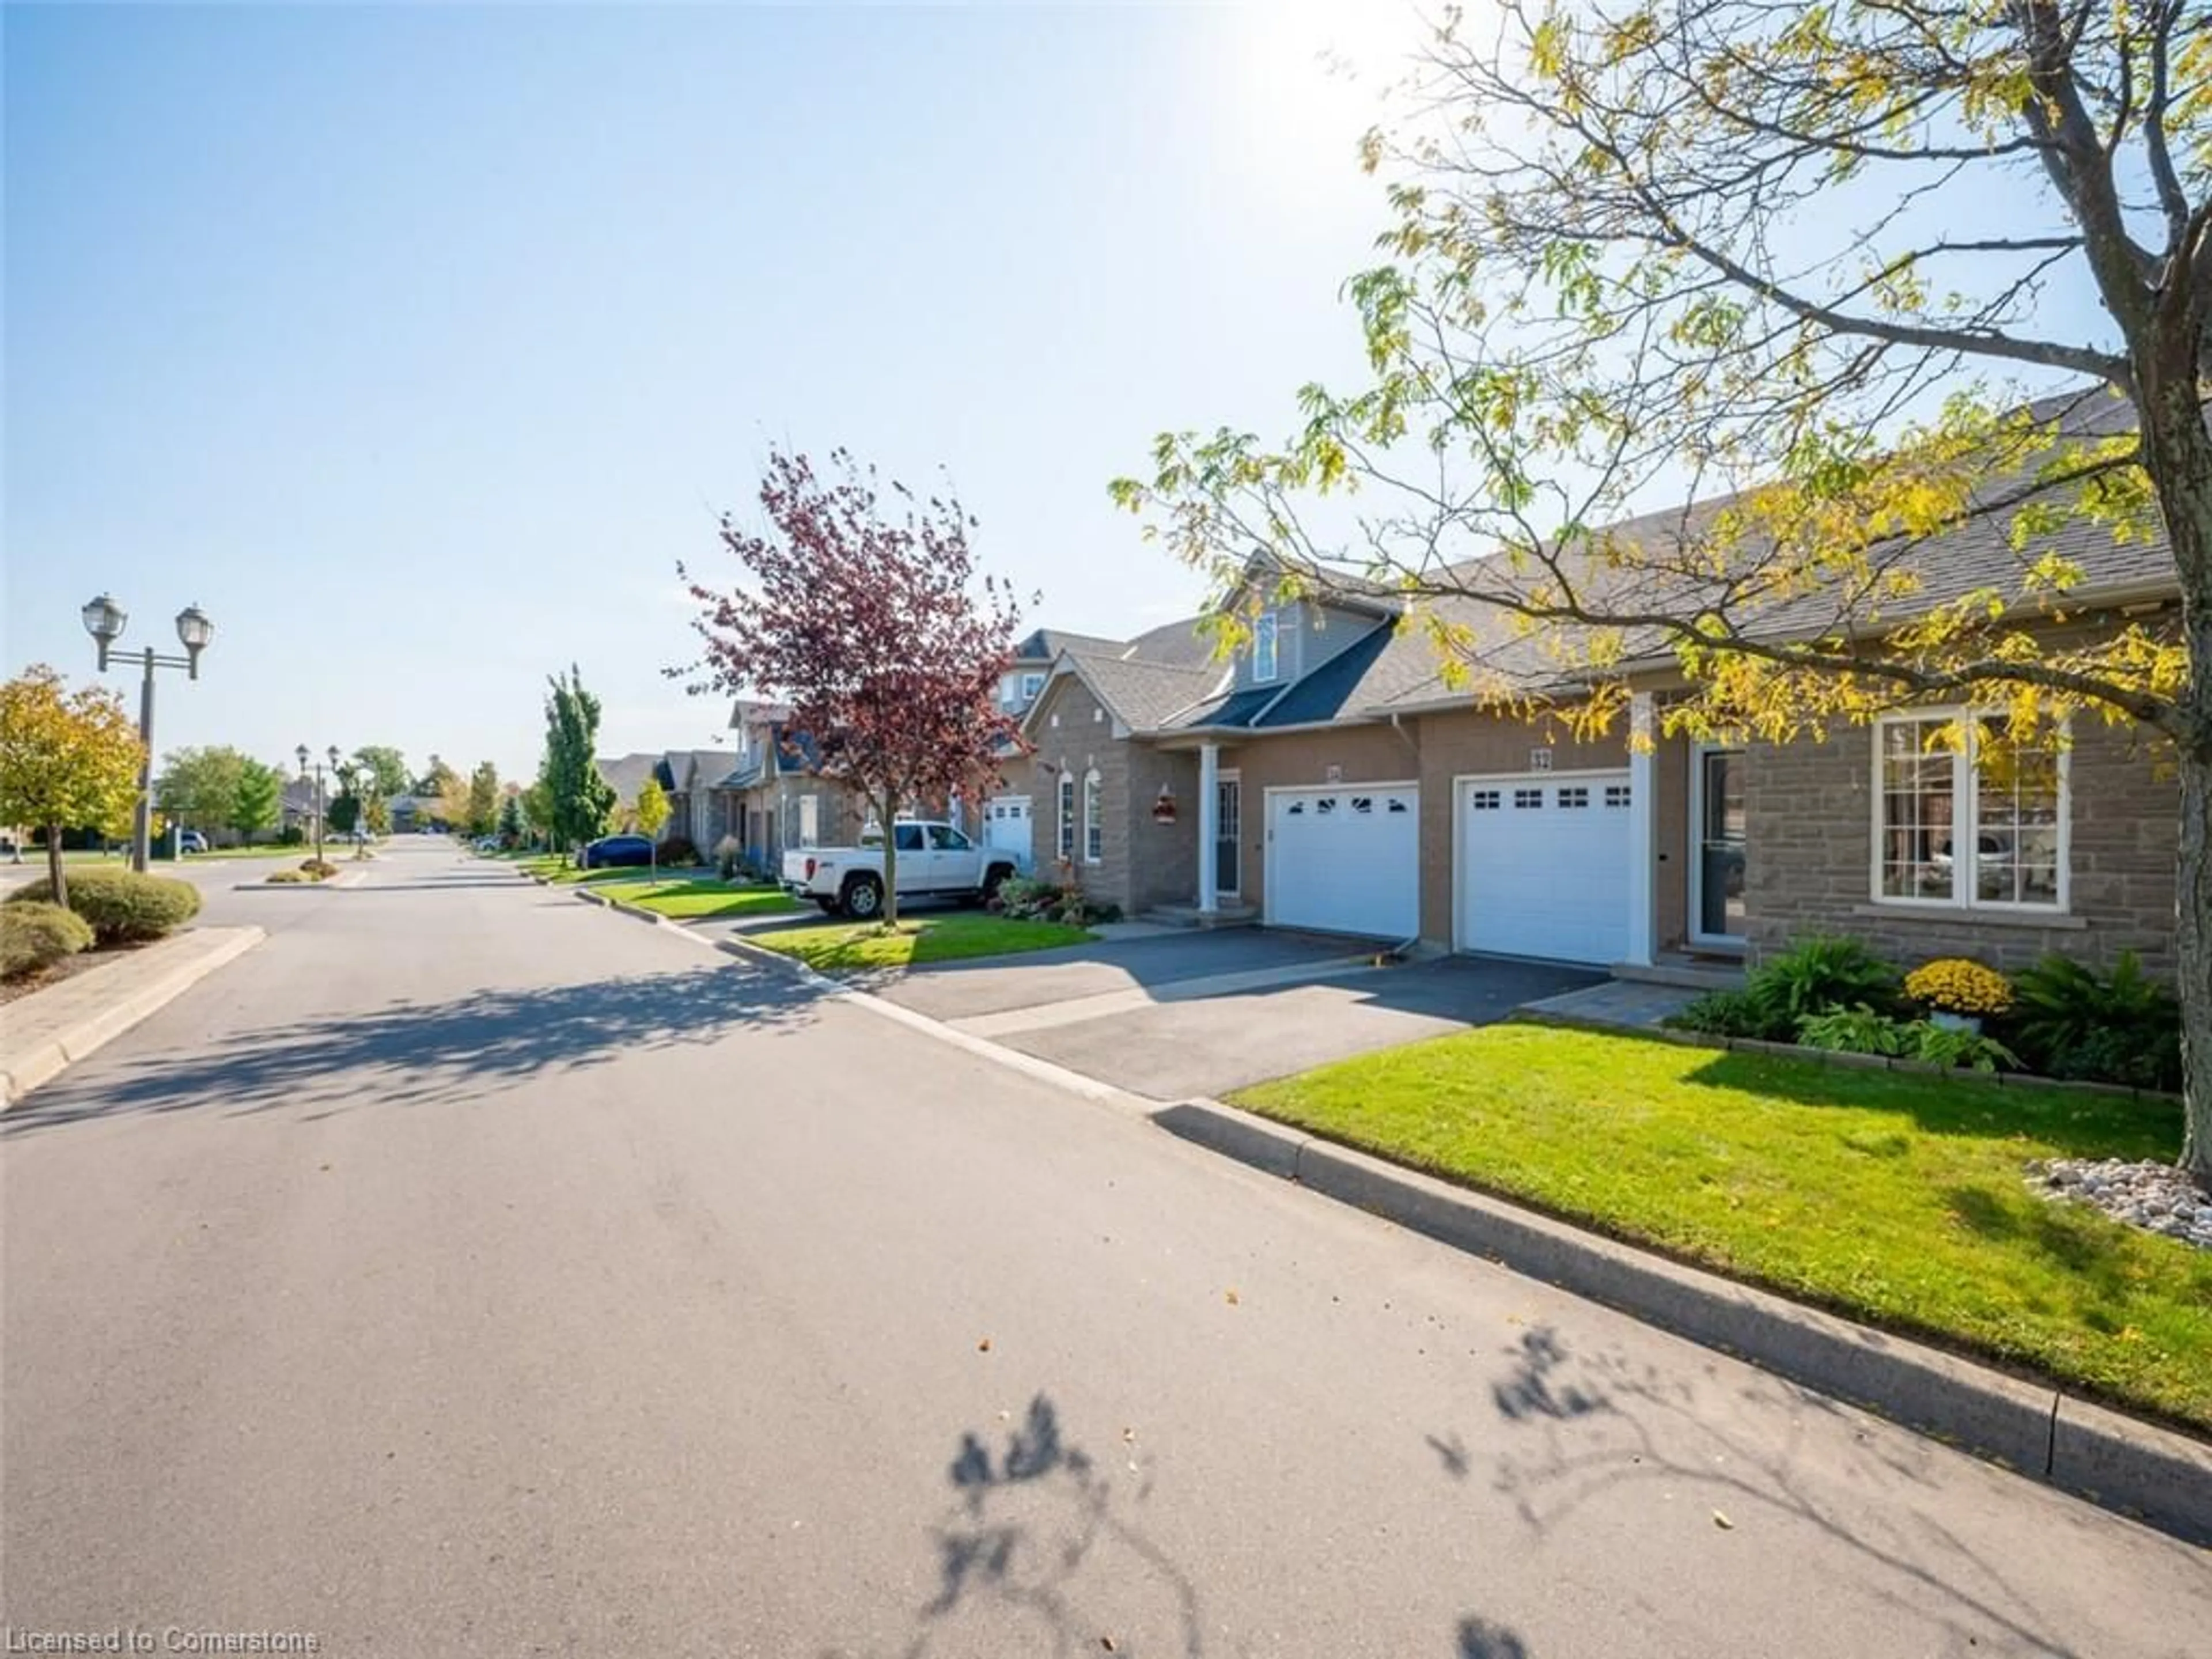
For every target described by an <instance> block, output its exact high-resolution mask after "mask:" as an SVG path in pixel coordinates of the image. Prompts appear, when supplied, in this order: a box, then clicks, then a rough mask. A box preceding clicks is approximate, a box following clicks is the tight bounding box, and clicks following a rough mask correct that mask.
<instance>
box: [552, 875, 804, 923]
mask: <svg viewBox="0 0 2212 1659" xmlns="http://www.w3.org/2000/svg"><path fill="white" fill-rule="evenodd" d="M599 873H600V872H598V871H593V872H592V874H593V875H594V876H597V875H598V874H599ZM609 873H611V874H618V875H627V876H635V874H636V873H637V872H635V871H634V870H624V871H617V872H609ZM593 889H594V890H596V891H598V892H599V893H602V894H604V895H605V896H607V897H608V898H611V899H621V900H623V902H625V903H629V904H635V905H637V906H639V907H640V908H643V909H647V910H651V911H653V912H655V913H657V914H658V915H664V916H674V917H676V918H677V919H678V921H694V920H696V919H698V918H700V917H702V916H774V915H782V914H784V913H785V912H786V911H792V910H796V909H798V908H799V906H798V904H797V902H795V901H793V899H792V897H791V896H790V895H788V894H787V893H786V892H785V891H784V890H782V889H781V887H729V886H725V885H724V884H722V883H720V882H719V881H713V880H702V879H695V878H690V877H685V876H677V877H663V878H661V879H660V880H659V881H658V882H654V881H650V880H647V881H610V882H605V883H599V882H594V883H593Z"/></svg>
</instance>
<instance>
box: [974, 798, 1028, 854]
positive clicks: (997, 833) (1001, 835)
mask: <svg viewBox="0 0 2212 1659" xmlns="http://www.w3.org/2000/svg"><path fill="white" fill-rule="evenodd" d="M983 844H984V845H985V846H986V847H1002V848H1005V849H1006V851H1007V852H1009V853H1012V854H1015V855H1016V856H1018V857H1019V858H1020V859H1021V860H1023V861H1024V863H1026V862H1027V861H1028V860H1029V856H1030V798H1029V797H1028V796H1027V795H998V796H994V797H993V799H992V800H991V804H990V805H987V806H986V807H985V808H984V809H983Z"/></svg>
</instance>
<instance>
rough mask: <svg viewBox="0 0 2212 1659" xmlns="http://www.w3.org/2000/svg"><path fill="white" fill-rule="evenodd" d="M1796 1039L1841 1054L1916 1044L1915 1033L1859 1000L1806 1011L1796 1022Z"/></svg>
mask: <svg viewBox="0 0 2212 1659" xmlns="http://www.w3.org/2000/svg"><path fill="white" fill-rule="evenodd" d="M1797 1041H1798V1042H1802V1043H1803V1044H1804V1045H1805V1047H1807V1048H1823V1049H1826V1050H1827V1051H1828V1052H1829V1053H1831V1054H1889V1055H1892V1056H1897V1055H1902V1054H1913V1053H1915V1052H1917V1049H1918V1048H1919V1046H1920V1040H1919V1035H1918V1033H1917V1031H1916V1030H1914V1028H1913V1027H1912V1026H1911V1025H1909V1024H1905V1022H1903V1021H1902V1020H1895V1019H1892V1018H1890V1017H1889V1016H1888V1015H1887V1014H1885V1013H1882V1012H1880V1011H1879V1010H1878V1009H1874V1008H1869V1007H1868V1006H1866V1004H1864V1003H1863V1002H1862V1003H1858V1004H1856V1005H1854V1006H1851V1007H1849V1008H1831V1009H1829V1010H1828V1012H1826V1013H1824V1014H1808V1015H1806V1016H1805V1017H1804V1018H1802V1019H1801V1020H1799V1021H1798V1022H1797Z"/></svg>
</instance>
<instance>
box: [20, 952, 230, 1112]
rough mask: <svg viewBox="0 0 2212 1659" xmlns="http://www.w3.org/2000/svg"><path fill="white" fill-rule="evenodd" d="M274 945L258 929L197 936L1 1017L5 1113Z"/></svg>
mask: <svg viewBox="0 0 2212 1659" xmlns="http://www.w3.org/2000/svg"><path fill="white" fill-rule="evenodd" d="M267 937H268V935H267V934H266V933H264V932H263V931H262V930H261V929H260V928H258V927H195V928H191V929H190V930H188V931H186V932H185V933H179V934H177V935H175V936H174V937H173V938H170V939H162V940H161V941H160V942H159V943H158V944H154V945H148V946H147V947H146V948H145V949H144V950H143V951H132V952H131V954H130V955H128V956H125V957H118V958H117V959H116V960H115V961H113V962H111V963H104V964H102V965H101V966H100V967H98V968H94V969H89V970H88V971H87V972H85V973H82V974H78V975H74V976H72V977H70V978H69V979H65V980H64V981H61V982H60V983H59V984H58V985H53V986H50V987H47V988H46V990H43V991H34V992H33V993H32V994H30V995H28V996H27V997H22V998H20V999H18V1000H15V1001H14V1002H11V1003H9V1005H8V1008H7V1012H6V1014H5V1015H4V1016H0V1028H4V1029H0V1109H5V1108H6V1107H9V1106H12V1105H14V1104H15V1103H16V1102H17V1101H19V1100H21V1098H22V1097H24V1096H25V1095H27V1094H28V1093H29V1092H30V1091H32V1090H33V1089H35V1088H37V1087H38V1086H39V1085H40V1084H42V1083H45V1082H47V1081H48V1080H50V1079H52V1078H54V1077H56V1076H57V1075H58V1074H59V1073H62V1072H63V1071H64V1070H66V1069H67V1068H68V1067H69V1066H71V1065H74V1064H75V1063H76V1061H78V1060H82V1059H83V1058H84V1057H85V1056H86V1055H87V1054H90V1053H92V1052H93V1051H94V1049H96V1048H100V1046H101V1045H102V1044H104V1043H107V1042H112V1041H113V1040H114V1039H115V1038H117V1037H118V1036H122V1035H123V1033H124V1032H125V1031H127V1030H130V1029H131V1027H132V1026H134V1025H136V1024H137V1023H138V1022H139V1021H140V1020H142V1019H144V1018H146V1017H147V1016H148V1015H149V1014H151V1013H153V1012H155V1010H156V1009H158V1008H161V1006H164V1005H166V1004H167V1003H169V1002H172V1001H173V1000H176V999H177V998H178V997H179V996H181V995H183V994H185V991H187V990H189V989H190V988H191V987H192V986H194V985H196V984H197V983H198V982H199V981H201V980H203V979H204V978H206V977H207V975H210V974H211V973H213V972H214V971H215V970H216V969H218V968H220V967H222V965H223V964H224V963H227V962H229V961H232V960H233V959H234V958H236V957H240V956H243V955H244V954H245V953H246V951H250V950H252V948H253V947H254V946H255V945H258V944H260V943H261V941H262V940H263V939H265V938H267Z"/></svg>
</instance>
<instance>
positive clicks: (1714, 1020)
mask: <svg viewBox="0 0 2212 1659" xmlns="http://www.w3.org/2000/svg"><path fill="white" fill-rule="evenodd" d="M1660 1023H1661V1024H1663V1025H1667V1026H1669V1027H1671V1028H1672V1029H1674V1030H1677V1031H1703V1032H1705V1034H1706V1035H1707V1036H1723V1037H1755V1038H1757V1039H1759V1041H1761V1042H1790V1041H1792V1040H1794V1039H1795V1037H1796V1035H1797V1033H1796V1028H1795V1027H1793V1026H1791V1025H1789V1024H1784V1023H1783V1022H1781V1021H1779V1020H1778V1019H1776V1018H1774V1017H1773V1016H1772V1015H1771V1014H1770V1013H1769V1012H1767V1011H1766V1010H1765V1008H1764V1007H1762V1006H1760V1005H1759V1003H1756V1002H1754V1001H1753V1000H1752V998H1751V996H1750V994H1748V993H1747V992H1743V991H1708V992H1706V993H1705V994H1704V995H1703V996H1701V997H1699V998H1698V999H1696V1000H1694V1001H1692V1003H1690V1004H1689V1005H1688V1006H1686V1007H1685V1008H1683V1009H1682V1010H1681V1011H1680V1012H1677V1013H1672V1014H1669V1015H1668V1016H1667V1018H1665V1019H1664V1020H1662V1021H1661V1022H1660Z"/></svg>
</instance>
